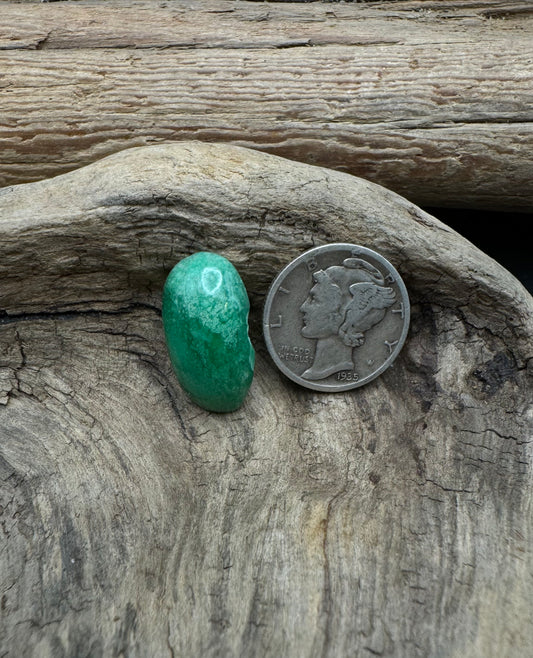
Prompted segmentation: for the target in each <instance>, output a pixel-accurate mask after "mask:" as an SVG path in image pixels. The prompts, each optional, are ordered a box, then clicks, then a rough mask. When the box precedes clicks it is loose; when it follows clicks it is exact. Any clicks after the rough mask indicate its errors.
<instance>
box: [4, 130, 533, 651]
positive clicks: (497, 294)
mask: <svg viewBox="0 0 533 658" xmlns="http://www.w3.org/2000/svg"><path fill="white" fill-rule="evenodd" d="M332 241H352V242H356V243H359V244H364V245H366V246H368V247H371V248H374V249H376V250H377V251H379V252H380V253H382V254H383V255H384V256H386V257H387V258H388V259H389V260H391V262H392V263H393V264H394V265H395V266H396V267H397V268H398V269H399V271H400V273H401V275H402V277H403V278H404V280H405V282H406V285H407V287H408V290H409V294H410V297H411V302H412V308H413V315H412V326H411V331H410V334H409V336H408V339H407V342H406V345H405V347H404V349H403V351H402V353H401V354H400V356H399V358H398V360H397V361H396V362H395V365H394V367H393V368H390V369H389V370H388V371H386V372H385V373H384V374H383V375H382V376H381V377H379V378H378V379H376V380H375V381H374V382H372V383H371V384H369V385H367V386H365V387H363V388H361V389H357V390H356V391H351V392H346V393H340V394H319V393H315V392H313V391H309V390H305V389H302V388H299V387H298V386H296V385H295V384H293V383H292V382H290V381H289V380H287V379H286V378H284V377H283V376H282V375H281V374H280V373H279V372H278V371H277V369H276V368H275V366H274V365H273V364H272V362H271V361H270V360H269V358H268V356H267V354H266V350H265V347H264V345H263V342H262V338H261V318H260V316H261V308H262V302H263V300H264V296H265V293H266V291H267V288H268V286H269V285H270V282H271V280H272V278H273V276H274V275H275V273H276V272H277V271H278V270H279V268H281V266H283V265H285V264H286V263H288V262H289V261H290V260H291V259H292V258H293V257H295V256H296V255H298V254H299V253H300V252H302V251H303V250H305V249H307V248H309V247H311V246H313V245H314V244H323V243H326V242H332ZM205 249H207V250H214V251H217V252H219V253H222V254H223V255H225V256H226V257H228V258H230V260H232V262H233V263H234V264H235V265H236V267H237V268H238V270H239V272H240V274H241V276H242V277H243V279H244V281H245V284H246V286H247V289H248V291H249V294H250V298H251V302H252V312H251V326H252V339H253V342H254V346H255V347H256V349H257V351H258V362H257V367H256V374H255V378H254V382H253V384H252V388H251V391H250V394H249V396H248V398H247V400H246V402H245V404H244V406H243V407H242V409H241V410H239V411H238V412H235V413H232V414H223V415H219V414H212V413H208V412H206V411H203V410H202V409H199V408H197V407H196V406H195V405H194V404H192V403H191V402H190V401H189V400H188V398H187V396H185V395H184V394H183V392H182V391H181V390H180V388H179V386H178V385H177V383H176V381H175V379H174V377H173V375H172V371H171V367H170V364H169V360H168V357H167V354H166V350H165V345H164V338H163V330H162V327H161V318H160V294H161V289H162V284H163V281H164V279H165V277H166V274H167V273H168V271H169V270H170V268H171V267H172V266H173V265H174V264H175V263H176V262H177V261H178V260H179V259H180V258H181V257H183V256H185V255H188V254H190V253H191V252H193V251H198V250H205ZM0 281H1V283H2V284H1V286H0V308H1V309H2V311H1V316H0V390H1V396H0V402H1V405H0V529H1V532H0V602H1V605H0V609H1V613H0V638H2V642H1V647H2V653H1V655H2V656H3V657H6V658H7V657H9V658H15V657H16V658H19V657H21V656H39V658H41V657H43V658H46V657H48V656H50V657H53V658H55V657H56V656H65V657H66V656H69V657H75V656H76V657H77V656H91V657H92V656H94V657H96V656H139V657H141V656H165V655H169V656H174V657H175V658H176V657H178V656H180V657H184V658H189V657H191V656H212V657H213V658H214V657H217V658H218V657H221V656H222V657H226V656H227V657H233V656H246V657H249V656H257V657H265V656H266V657H270V656H271V657H273V658H274V657H275V658H278V657H279V656H286V657H289V658H292V657H294V658H302V657H317V658H318V657H330V658H333V657H337V656H361V657H363V658H367V657H368V658H370V657H371V656H376V655H381V656H394V657H395V658H399V657H400V658H401V657H405V658H417V657H420V658H428V657H446V658H448V657H454V658H459V657H461V658H465V657H467V658H492V657H494V658H502V657H504V656H505V657H507V656H509V657H510V656H512V657H513V658H517V657H518V658H522V657H523V658H529V656H531V653H532V651H533V640H532V638H533V627H532V626H533V624H532V617H531V614H530V612H531V604H532V600H533V594H532V592H533V588H532V587H531V584H532V574H533V554H532V549H533V533H532V530H533V525H532V516H531V500H532V498H531V492H532V488H531V484H532V481H531V480H532V478H531V463H532V452H531V446H532V442H531V441H532V439H531V429H532V417H533V409H532V407H531V375H532V373H531V355H532V353H533V349H532V348H533V338H532V336H533V331H532V329H533V327H532V325H533V299H532V298H531V296H530V295H529V294H528V293H527V292H526V291H525V289H524V288H523V287H522V286H521V285H520V284H519V283H518V282H517V281H516V280H515V279H514V278H513V277H512V276H511V275H510V274H509V273H507V272H506V271H505V270H503V269H502V268H501V267H500V266H499V265H498V264H497V263H495V262H494V261H493V260H491V259H490V258H488V257H487V256H485V255H484V254H483V253H481V252H480V251H478V250H477V249H476V248H475V247H474V246H473V245H472V244H470V243H468V242H467V241H466V240H464V239H463V238H461V237H460V236H458V235H457V234H456V233H454V232H453V231H451V230H450V229H449V228H447V227H446V226H444V225H443V224H441V223H440V222H439V221H438V220H436V219H434V218H433V217H431V216H430V215H428V214H426V213H424V212H422V211H421V210H419V209H418V208H417V207H416V206H414V205H413V204H412V203H410V202H408V201H406V200H404V199H403V198H401V197H399V196H397V195H396V194H394V193H392V192H390V191H387V190H385V189H384V188H381V187H379V186H376V185H374V184H372V183H370V182H367V181H364V180H361V179H357V178H354V177H351V176H349V175H347V174H343V173H340V172H334V171H329V170H326V169H323V168H318V167H312V166H309V165H305V164H301V163H296V162H291V161H288V160H285V159H282V158H278V157H275V156H272V155H267V154H262V153H259V152H257V151H252V150H247V149H242V148H237V147H233V146H226V145H221V144H218V145H209V144H202V143H187V144H186V143H183V144H176V145H161V146H152V147H144V148H139V149H132V150H127V151H122V152H121V153H118V154H115V155H112V156H110V157H108V158H106V159H104V160H102V161H99V162H97V163H95V164H92V165H89V166H87V167H85V168H83V169H80V170H78V171H74V172H72V173H69V174H65V175H63V176H59V177H56V178H54V179H51V180H46V181H40V182H36V183H30V184H26V185H21V186H15V187H11V188H5V189H3V190H0Z"/></svg>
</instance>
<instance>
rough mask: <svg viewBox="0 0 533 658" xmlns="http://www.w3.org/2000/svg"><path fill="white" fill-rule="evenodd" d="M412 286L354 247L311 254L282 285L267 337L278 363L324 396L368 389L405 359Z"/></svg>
mask: <svg viewBox="0 0 533 658" xmlns="http://www.w3.org/2000/svg"><path fill="white" fill-rule="evenodd" d="M409 317H410V306H409V297H408V295H407V290H406V288H405V284H404V283H403V281H402V279H401V277H400V275H399V274H398V272H397V271H396V269H395V268H394V267H393V266H392V265H391V263H389V262H388V261H387V260H386V259H385V258H384V257H383V256H381V255H380V254H378V253H376V252H375V251H372V250H371V249H367V248H366V247H360V246H357V245H353V244H344V243H339V244H329V245H324V246H322V247H315V248H314V249H310V250H309V251H307V252H305V253H304V254H302V255H301V256H299V257H298V258H296V259H295V260H293V261H292V262H291V263H289V265H287V266H286V267H285V268H284V269H283V270H282V271H281V272H280V273H279V275H278V276H277V277H276V279H275V280H274V282H273V283H272V286H271V287H270V290H269V292H268V295H267V299H266V303H265V309H264V315H263V329H264V336H265V342H266V344H267V347H268V351H269V353H270V356H271V357H272V359H273V360H274V363H275V364H276V365H277V366H278V368H279V369H280V370H281V371H282V372H283V373H284V374H285V375H286V376H287V377H289V378H290V379H292V380H293V381H295V382H296V383H298V384H300V385H301V386H305V387H307V388H311V389H313V390H316V391H345V390H348V389H352V388H356V387H358V386H362V385H363V384H366V383H368V382H369V381H371V380H372V379H374V378H375V377H377V376H378V375H380V374H381V373H382V372H383V371H384V370H386V369H387V368H388V367H389V366H390V365H391V364H392V362H393V361H394V359H395V358H396V357H397V356H398V353H399V352H400V350H401V348H402V346H403V344H404V342H405V338H406V336H407V331H408V328H409Z"/></svg>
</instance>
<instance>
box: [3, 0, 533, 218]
mask: <svg viewBox="0 0 533 658" xmlns="http://www.w3.org/2000/svg"><path fill="white" fill-rule="evenodd" d="M530 9H531V7H530V4H529V3H524V2H514V3H509V2H499V1H496V0H486V1H483V2H481V1H479V2H465V1H463V0H460V1H459V0H457V1H454V0H445V1H443V2H431V1H427V0H426V1H418V2H411V1H408V2H405V1H402V2H380V3H355V4H354V3H351V4H337V3H334V4H331V3H325V4H322V3H309V4H293V3H268V4H265V3H254V2H230V1H225V2H212V1H210V0H207V1H206V2H197V1H194V0H193V1H192V2H186V1H185V0H176V1H175V2H172V3H155V2H150V1H143V2H116V3H115V2H114V3H113V4H112V6H110V4H109V3H104V2H99V1H97V0H92V1H87V0H86V1H81V2H76V3H68V4H67V3H57V4H55V3H53V4H48V3H47V4H44V5H43V4H27V3H23V4H19V3H9V2H8V3H3V5H2V21H1V23H0V184H2V185H9V184H13V183H20V182H28V181H32V180H38V179H42V178H46V177H49V176H53V175H56V174H58V173H62V172H66V171H69V170H71V169H74V168H76V167H79V166H80V165H83V164H87V163H89V162H92V161H94V160H97V159H99V158H101V157H102V156H104V155H107V154H109V153H112V152H114V151H118V150H121V149H123V148H126V147H131V146H140V145H146V144H152V143H160V142H165V141H175V140H189V139H194V140H198V139H199V140H204V141H211V142H212V141H218V142H229V143H233V144H238V145H241V146H248V147H252V148H256V149H261V150H264V151H268V152H270V153H274V154H277V155H281V156H284V157H288V158H291V159H295V160H299V161H303V162H307V163H311V164H318V165H323V166H327V167H330V168H334V169H338V170H342V171H346V172H349V173H352V174H355V175H359V176H362V177H365V178H367V179H370V180H373V181H375V182H379V183H381V184H383V185H385V186H387V187H389V188H390V189H393V190H395V191H397V192H399V193H401V194H403V195H405V196H407V197H408V198H410V199H411V200H413V201H415V202H417V203H419V204H420V205H429V206H431V205H432V206H451V207H454V206H455V207H465V208H466V207H477V208H488V209H504V210H530V209H531V207H532V205H533V204H532V199H533V183H532V180H533V176H532V171H531V153H532V152H533V129H532V123H531V121H532V114H533V110H532V107H533V95H532V92H531V89H532V82H533V68H532V65H531V63H532V59H533V49H532V46H531V44H532V43H533V13H532V12H531V11H530Z"/></svg>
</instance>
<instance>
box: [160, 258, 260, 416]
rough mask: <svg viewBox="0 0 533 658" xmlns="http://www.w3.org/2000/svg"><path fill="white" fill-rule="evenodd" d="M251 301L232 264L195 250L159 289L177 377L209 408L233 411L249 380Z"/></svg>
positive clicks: (202, 404) (196, 399)
mask: <svg viewBox="0 0 533 658" xmlns="http://www.w3.org/2000/svg"><path fill="white" fill-rule="evenodd" d="M249 310H250V302H249V301H248V295H247V293H246V288H245V287H244V284H243V282H242V280H241V278H240V276H239V273H238V272H237V270H236V269H235V267H234V266H233V265H232V264H231V263H230V262H229V260H227V259H226V258H224V257H223V256H219V255H218V254H213V253H210V252H205V251H202V252H198V253H196V254H193V255H192V256H188V257H187V258H184V259H183V260H182V261H180V262H179V263H178V264H177V265H176V266H175V267H174V268H173V269H172V271H171V272H170V274H169V275H168V277H167V280H166V282H165V287H164V289H163V327H164V330H165V336H166V340H167V346H168V351H169V354H170V360H171V362H172V366H173V367H174V371H175V373H176V376H177V378H178V380H179V382H180V384H181V385H182V387H183V388H184V389H185V390H186V391H187V393H188V394H189V395H190V397H191V398H192V399H193V400H194V402H196V404H198V405H200V406H201V407H203V408H204V409H208V410H209V411H234V410H235V409H238V408H239V407H240V406H241V404H242V403H243V401H244V398H245V396H246V393H247V392H248V389H249V388H250V384H251V383H252V377H253V371H254V364H255V352H254V349H253V347H252V344H251V342H250V338H249V337H248V311H249Z"/></svg>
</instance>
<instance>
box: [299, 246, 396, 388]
mask: <svg viewBox="0 0 533 658" xmlns="http://www.w3.org/2000/svg"><path fill="white" fill-rule="evenodd" d="M313 281H314V285H313V286H312V288H311V289H310V291H309V294H308V296H307V298H306V300H305V301H304V303H303V304H302V305H301V307H300V311H301V312H302V314H303V327H302V329H301V333H302V336H304V337H306V338H316V339H317V343H316V352H315V358H314V360H313V365H312V366H311V367H310V368H308V369H307V370H306V371H305V372H304V373H303V374H302V377H304V378H305V379H308V380H318V379H324V378H325V377H329V376H330V375H332V374H335V373H337V372H339V371H342V370H353V369H354V367H355V366H354V361H353V358H354V348H357V347H359V346H361V345H362V344H363V343H364V340H365V332H367V331H368V330H370V329H372V327H374V326H375V325H377V324H378V323H379V322H381V320H383V318H384V316H385V313H386V311H387V308H389V306H391V305H392V304H393V303H394V300H395V297H396V294H395V292H394V290H393V289H392V288H389V287H386V286H385V285H384V284H385V279H384V277H383V275H382V274H381V272H380V271H379V270H378V269H377V268H375V267H374V266H373V265H371V264H370V263H368V262H367V261H365V260H363V259H361V258H346V259H345V260H344V261H343V262H342V265H333V266H331V267H328V268H327V269H325V270H318V271H317V272H314V273H313Z"/></svg>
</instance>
